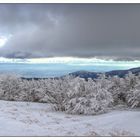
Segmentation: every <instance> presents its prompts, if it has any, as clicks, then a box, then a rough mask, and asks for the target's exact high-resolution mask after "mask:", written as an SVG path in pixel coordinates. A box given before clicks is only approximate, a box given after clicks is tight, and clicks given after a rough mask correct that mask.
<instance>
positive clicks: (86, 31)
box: [0, 4, 140, 60]
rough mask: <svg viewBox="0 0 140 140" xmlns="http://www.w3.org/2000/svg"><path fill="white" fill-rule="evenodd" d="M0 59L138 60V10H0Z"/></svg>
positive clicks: (61, 7) (83, 7) (126, 6)
mask: <svg viewBox="0 0 140 140" xmlns="http://www.w3.org/2000/svg"><path fill="white" fill-rule="evenodd" d="M9 34H11V37H10V38H9V40H8V42H7V43H6V44H5V46H4V47H2V48H0V55H1V56H5V57H14V58H26V57H27V58H30V57H52V56H74V57H94V56H96V57H110V58H115V59H116V60H122V59H126V60H129V59H139V58H140V55H139V53H140V4H0V35H9Z"/></svg>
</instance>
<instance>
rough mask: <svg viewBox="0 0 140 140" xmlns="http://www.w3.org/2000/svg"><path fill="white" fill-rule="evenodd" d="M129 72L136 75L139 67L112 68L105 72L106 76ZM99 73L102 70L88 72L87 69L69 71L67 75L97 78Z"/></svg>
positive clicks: (122, 75) (139, 71) (122, 74)
mask: <svg viewBox="0 0 140 140" xmlns="http://www.w3.org/2000/svg"><path fill="white" fill-rule="evenodd" d="M129 72H132V73H133V74H135V75H137V74H139V73H140V67H138V68H132V69H128V70H113V71H109V72H105V75H106V76H115V75H117V76H118V77H124V76H125V75H126V74H128V73H129ZM99 74H102V72H89V71H77V72H73V73H70V74H69V75H71V76H74V77H81V78H85V79H87V78H93V79H94V78H98V76H99Z"/></svg>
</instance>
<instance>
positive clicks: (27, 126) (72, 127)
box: [0, 100, 140, 136]
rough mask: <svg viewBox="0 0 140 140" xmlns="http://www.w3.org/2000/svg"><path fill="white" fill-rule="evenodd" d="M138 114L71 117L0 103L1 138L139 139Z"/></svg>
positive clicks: (45, 109)
mask: <svg viewBox="0 0 140 140" xmlns="http://www.w3.org/2000/svg"><path fill="white" fill-rule="evenodd" d="M139 118H140V111H139V110H138V109H137V110H135V109H133V110H123V111H121V110H120V111H118V110H116V111H112V112H108V113H105V114H101V115H96V116H92V115H88V116H86V115H71V114H66V113H65V112H56V111H53V110H52V108H51V106H50V105H49V104H43V103H29V102H15V101H12V102H11V101H2V100H0V136H140V127H139V126H140V121H139Z"/></svg>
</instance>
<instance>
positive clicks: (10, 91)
mask: <svg viewBox="0 0 140 140" xmlns="http://www.w3.org/2000/svg"><path fill="white" fill-rule="evenodd" d="M21 83H22V80H21V78H19V77H18V76H16V75H0V98H1V99H5V100H18V97H19V96H18V95H19V93H20V92H21V89H20V87H19V85H21Z"/></svg>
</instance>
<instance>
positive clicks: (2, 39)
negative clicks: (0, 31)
mask: <svg viewBox="0 0 140 140" xmlns="http://www.w3.org/2000/svg"><path fill="white" fill-rule="evenodd" d="M7 40H8V38H7V37H5V36H0V48H2V47H3V46H4V45H5V43H6V42H7Z"/></svg>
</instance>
